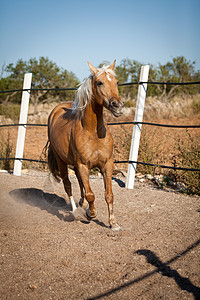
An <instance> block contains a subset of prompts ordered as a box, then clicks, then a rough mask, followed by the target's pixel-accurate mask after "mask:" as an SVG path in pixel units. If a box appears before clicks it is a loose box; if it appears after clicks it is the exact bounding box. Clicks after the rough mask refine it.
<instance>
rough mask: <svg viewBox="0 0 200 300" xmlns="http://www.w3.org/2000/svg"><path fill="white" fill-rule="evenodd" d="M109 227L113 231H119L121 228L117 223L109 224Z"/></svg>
mask: <svg viewBox="0 0 200 300" xmlns="http://www.w3.org/2000/svg"><path fill="white" fill-rule="evenodd" d="M110 228H111V229H112V230H113V231H120V230H122V229H121V227H120V226H119V225H118V224H113V225H110Z"/></svg>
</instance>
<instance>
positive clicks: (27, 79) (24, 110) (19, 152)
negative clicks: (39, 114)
mask: <svg viewBox="0 0 200 300" xmlns="http://www.w3.org/2000/svg"><path fill="white" fill-rule="evenodd" d="M31 80H32V73H26V74H25V75H24V84H23V89H30V88H31ZM29 98H30V91H23V92H22V102H21V110H20V118H19V124H26V122H27V115H28V106H29ZM25 134H26V126H25V125H24V126H19V128H18V136H17V146H16V153H15V158H23V152H24V141H25ZM21 169H22V160H15V164H14V170H13V174H14V175H17V176H21Z"/></svg>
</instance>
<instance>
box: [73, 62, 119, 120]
mask: <svg viewBox="0 0 200 300" xmlns="http://www.w3.org/2000/svg"><path fill="white" fill-rule="evenodd" d="M97 71H98V72H97V73H96V74H95V76H94V77H95V78H97V77H99V76H100V75H101V74H103V73H106V74H107V75H113V76H115V72H114V71H113V70H111V69H109V65H104V66H103V67H102V68H98V69H97ZM92 79H93V75H90V76H89V77H88V78H87V79H85V80H84V81H83V82H82V84H81V85H80V86H79V88H78V90H77V92H76V97H75V100H74V105H73V107H72V113H73V114H74V115H75V116H76V118H82V117H83V112H84V110H85V108H86V106H87V105H88V104H89V103H90V101H91V99H92Z"/></svg>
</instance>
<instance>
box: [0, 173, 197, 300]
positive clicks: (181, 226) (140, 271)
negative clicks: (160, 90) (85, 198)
mask: <svg viewBox="0 0 200 300" xmlns="http://www.w3.org/2000/svg"><path fill="white" fill-rule="evenodd" d="M70 179H71V181H72V184H73V190H74V197H75V199H76V201H77V202H78V200H79V197H80V195H79V188H78V184H77V181H76V178H75V177H74V176H73V175H71V176H70ZM124 182H125V178H124V177H123V176H122V175H120V176H118V177H114V178H113V191H114V196H115V216H116V219H117V222H118V224H119V225H120V226H121V227H122V230H121V231H119V232H113V231H111V230H110V229H109V228H108V214H107V207H106V203H105V200H104V188H103V180H102V178H101V177H99V176H91V186H92V189H93V191H94V193H95V195H96V201H95V202H96V208H97V212H98V215H97V217H96V218H95V219H94V220H93V221H89V220H87V218H86V217H85V213H84V211H83V210H82V209H79V210H78V212H79V216H81V221H77V220H75V219H74V216H73V215H72V213H71V207H70V204H69V202H68V204H67V205H66V204H65V201H64V197H65V193H64V190H63V187H62V184H61V183H60V184H58V183H55V182H54V181H53V180H52V178H51V177H49V175H48V172H39V171H33V170H29V171H28V172H27V173H23V174H22V176H21V177H18V176H14V175H12V174H9V173H3V172H1V173H0V205H1V209H0V235H1V239H0V242H1V254H0V264H1V268H0V282H1V284H0V298H1V299H2V300H4V299H13V300H15V299H48V300H49V299H63V300H64V299H120V300H122V299H170V300H171V299H173V300H174V299H200V288H199V278H200V275H199V270H200V268H199V267H200V266H199V262H200V255H199V244H200V239H199V213H200V201H199V200H200V199H199V197H195V196H193V197H190V196H186V195H182V194H180V193H175V192H173V191H171V190H159V189H157V188H155V187H154V186H153V185H150V184H147V183H141V182H138V181H136V184H135V189H134V190H127V189H126V188H125V187H124Z"/></svg>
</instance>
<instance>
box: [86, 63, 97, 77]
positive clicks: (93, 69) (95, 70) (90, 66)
mask: <svg viewBox="0 0 200 300" xmlns="http://www.w3.org/2000/svg"><path fill="white" fill-rule="evenodd" d="M88 65H89V68H90V71H91V72H92V74H93V75H96V73H97V69H96V68H95V67H94V66H93V65H92V64H91V63H90V62H89V61H88Z"/></svg>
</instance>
